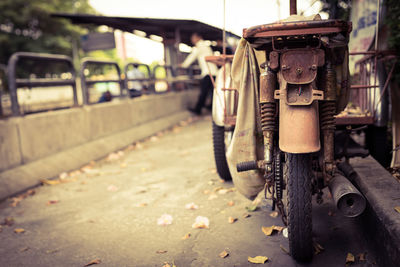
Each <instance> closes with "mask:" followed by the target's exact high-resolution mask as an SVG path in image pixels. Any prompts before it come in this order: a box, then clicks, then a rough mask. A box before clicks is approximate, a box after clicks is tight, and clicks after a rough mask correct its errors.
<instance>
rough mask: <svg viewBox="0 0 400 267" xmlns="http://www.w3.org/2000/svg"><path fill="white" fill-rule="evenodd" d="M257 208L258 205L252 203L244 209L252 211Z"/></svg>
mask: <svg viewBox="0 0 400 267" xmlns="http://www.w3.org/2000/svg"><path fill="white" fill-rule="evenodd" d="M257 209H258V207H257V206H254V205H252V206H248V207H246V210H247V211H249V212H254V211H256V210H257Z"/></svg>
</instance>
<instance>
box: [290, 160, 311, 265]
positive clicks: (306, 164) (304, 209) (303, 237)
mask: <svg viewBox="0 0 400 267" xmlns="http://www.w3.org/2000/svg"><path fill="white" fill-rule="evenodd" d="M286 163H287V177H286V178H287V183H288V185H287V189H288V192H287V203H288V205H287V213H288V214H287V216H288V234H289V248H290V253H291V255H292V257H293V258H294V259H295V260H297V261H309V260H311V258H312V256H313V244H312V204H311V200H312V194H311V174H312V172H311V156H310V154H290V153H288V154H287V161H286Z"/></svg>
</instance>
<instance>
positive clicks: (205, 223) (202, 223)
mask: <svg viewBox="0 0 400 267" xmlns="http://www.w3.org/2000/svg"><path fill="white" fill-rule="evenodd" d="M209 225H210V221H209V219H208V218H207V217H203V216H197V217H196V219H195V221H194V223H193V224H192V228H196V229H207V228H208V227H209Z"/></svg>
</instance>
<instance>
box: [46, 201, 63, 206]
mask: <svg viewBox="0 0 400 267" xmlns="http://www.w3.org/2000/svg"><path fill="white" fill-rule="evenodd" d="M58 202H60V201H59V200H49V201H47V205H53V204H57V203H58Z"/></svg>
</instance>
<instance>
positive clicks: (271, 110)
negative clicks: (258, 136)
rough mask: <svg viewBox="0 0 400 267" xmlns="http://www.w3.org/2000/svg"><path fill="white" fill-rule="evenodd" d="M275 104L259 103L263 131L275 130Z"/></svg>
mask: <svg viewBox="0 0 400 267" xmlns="http://www.w3.org/2000/svg"><path fill="white" fill-rule="evenodd" d="M275 112H276V104H275V103H272V102H267V103H261V128H262V130H263V132H266V131H275V129H276V127H275V126H276V125H275V124H276V123H275Z"/></svg>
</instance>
